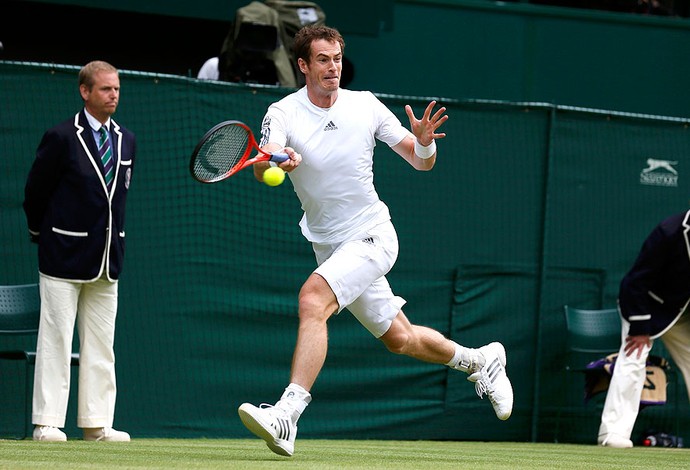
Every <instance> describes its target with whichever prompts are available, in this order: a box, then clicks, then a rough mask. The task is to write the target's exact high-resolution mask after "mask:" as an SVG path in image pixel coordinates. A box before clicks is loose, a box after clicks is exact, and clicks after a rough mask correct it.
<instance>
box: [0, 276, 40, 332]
mask: <svg viewBox="0 0 690 470" xmlns="http://www.w3.org/2000/svg"><path fill="white" fill-rule="evenodd" d="M40 316H41V296H40V293H39V289H38V284H22V285H16V286H0V334H33V333H37V332H38V323H39V319H40Z"/></svg>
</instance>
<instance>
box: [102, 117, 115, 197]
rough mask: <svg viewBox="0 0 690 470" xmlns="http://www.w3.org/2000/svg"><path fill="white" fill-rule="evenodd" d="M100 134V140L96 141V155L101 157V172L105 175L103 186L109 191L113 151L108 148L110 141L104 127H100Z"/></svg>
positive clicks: (111, 177) (112, 171)
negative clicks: (106, 186)
mask: <svg viewBox="0 0 690 470" xmlns="http://www.w3.org/2000/svg"><path fill="white" fill-rule="evenodd" d="M98 132H99V133H100V139H99V141H98V154H99V155H100V156H101V161H102V162H103V170H104V173H105V184H107V185H108V189H110V187H111V185H112V182H113V175H114V173H115V172H114V169H113V151H112V149H111V148H110V139H109V138H108V131H107V130H106V128H105V126H101V129H100V130H99V131H98Z"/></svg>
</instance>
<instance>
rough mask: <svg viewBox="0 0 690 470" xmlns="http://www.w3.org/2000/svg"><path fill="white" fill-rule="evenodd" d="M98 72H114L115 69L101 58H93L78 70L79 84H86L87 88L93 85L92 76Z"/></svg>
mask: <svg viewBox="0 0 690 470" xmlns="http://www.w3.org/2000/svg"><path fill="white" fill-rule="evenodd" d="M98 72H115V73H117V69H116V68H115V67H113V66H112V65H110V64H109V63H108V62H104V61H102V60H94V61H91V62H89V63H88V64H86V65H85V66H83V67H82V68H81V70H80V71H79V86H80V87H81V86H82V85H84V86H86V88H88V89H89V90H90V89H91V88H92V87H93V85H94V83H95V81H94V78H93V77H94V76H95V75H96V74H97V73H98Z"/></svg>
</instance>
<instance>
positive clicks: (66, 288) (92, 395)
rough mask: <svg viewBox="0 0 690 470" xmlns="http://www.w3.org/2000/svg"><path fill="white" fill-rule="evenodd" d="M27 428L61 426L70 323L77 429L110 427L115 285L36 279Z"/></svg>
mask: <svg viewBox="0 0 690 470" xmlns="http://www.w3.org/2000/svg"><path fill="white" fill-rule="evenodd" d="M39 285H40V291H41V321H40V324H39V329H38V343H37V346H36V371H35V375H34V392H33V413H32V422H33V423H34V424H36V425H43V426H55V427H58V428H62V427H64V426H65V417H66V414H67V402H68V400H69V389H70V356H71V354H72V338H73V334H74V325H75V321H76V324H77V329H78V332H79V355H80V358H79V390H78V404H77V426H79V427H80V428H100V427H112V425H113V418H114V415H115V396H116V386H115V353H114V350H113V343H114V339H115V317H116V312H117V282H109V281H108V280H107V279H98V280H97V281H94V282H87V283H79V282H70V281H65V280H58V279H53V278H49V277H46V276H43V275H41V276H40V279H39Z"/></svg>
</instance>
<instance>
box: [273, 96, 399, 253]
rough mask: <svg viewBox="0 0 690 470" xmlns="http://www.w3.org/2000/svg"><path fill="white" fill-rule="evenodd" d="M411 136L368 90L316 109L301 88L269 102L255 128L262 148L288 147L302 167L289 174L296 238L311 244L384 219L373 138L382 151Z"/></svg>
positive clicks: (359, 232) (357, 233)
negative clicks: (297, 210)
mask: <svg viewBox="0 0 690 470" xmlns="http://www.w3.org/2000/svg"><path fill="white" fill-rule="evenodd" d="M407 135H411V132H410V131H409V130H407V129H406V128H405V127H403V125H402V124H401V123H400V120H399V119H398V118H397V117H396V116H395V115H394V114H393V113H392V112H391V111H390V110H389V109H388V108H386V106H385V105H384V104H383V103H381V102H380V101H379V100H378V98H376V97H375V96H374V95H373V94H372V93H371V92H368V91H351V90H345V89H339V90H338V99H337V100H336V102H335V104H334V105H333V106H331V107H330V108H327V109H325V108H319V107H318V106H315V105H314V104H313V103H312V102H311V101H309V98H308V97H307V89H306V87H303V88H301V89H300V90H298V91H296V92H294V93H292V94H290V95H288V96H286V97H285V98H283V99H281V100H280V101H278V102H276V103H274V104H272V105H271V106H270V107H269V108H268V111H267V112H266V115H265V117H264V120H263V122H262V125H261V145H262V146H263V145H266V144H267V143H269V142H270V143H275V144H278V145H280V146H281V147H292V148H294V149H295V151H296V152H298V153H300V154H301V155H302V163H301V164H300V165H299V166H298V167H297V168H296V169H295V170H293V171H292V172H290V173H288V175H289V177H290V181H291V182H292V185H293V187H294V189H295V192H296V193H297V197H298V198H299V200H300V202H301V204H302V210H303V211H304V215H303V217H302V220H301V221H300V227H301V229H302V234H303V235H304V236H305V237H306V238H307V240H309V241H312V242H317V243H338V242H342V241H344V240H349V239H355V238H357V237H362V236H364V234H365V233H366V232H367V230H369V229H370V228H372V227H374V226H375V225H378V224H379V223H381V222H384V221H386V220H389V219H390V213H389V211H388V207H387V206H386V205H385V204H384V203H383V201H381V200H380V199H379V195H378V194H377V192H376V189H375V188H374V173H373V156H374V147H375V146H376V140H377V139H378V140H380V141H382V142H384V143H386V144H388V146H391V147H392V146H394V145H396V144H398V143H400V142H401V141H402V140H403V139H404V138H405V137H406V136H407Z"/></svg>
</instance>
